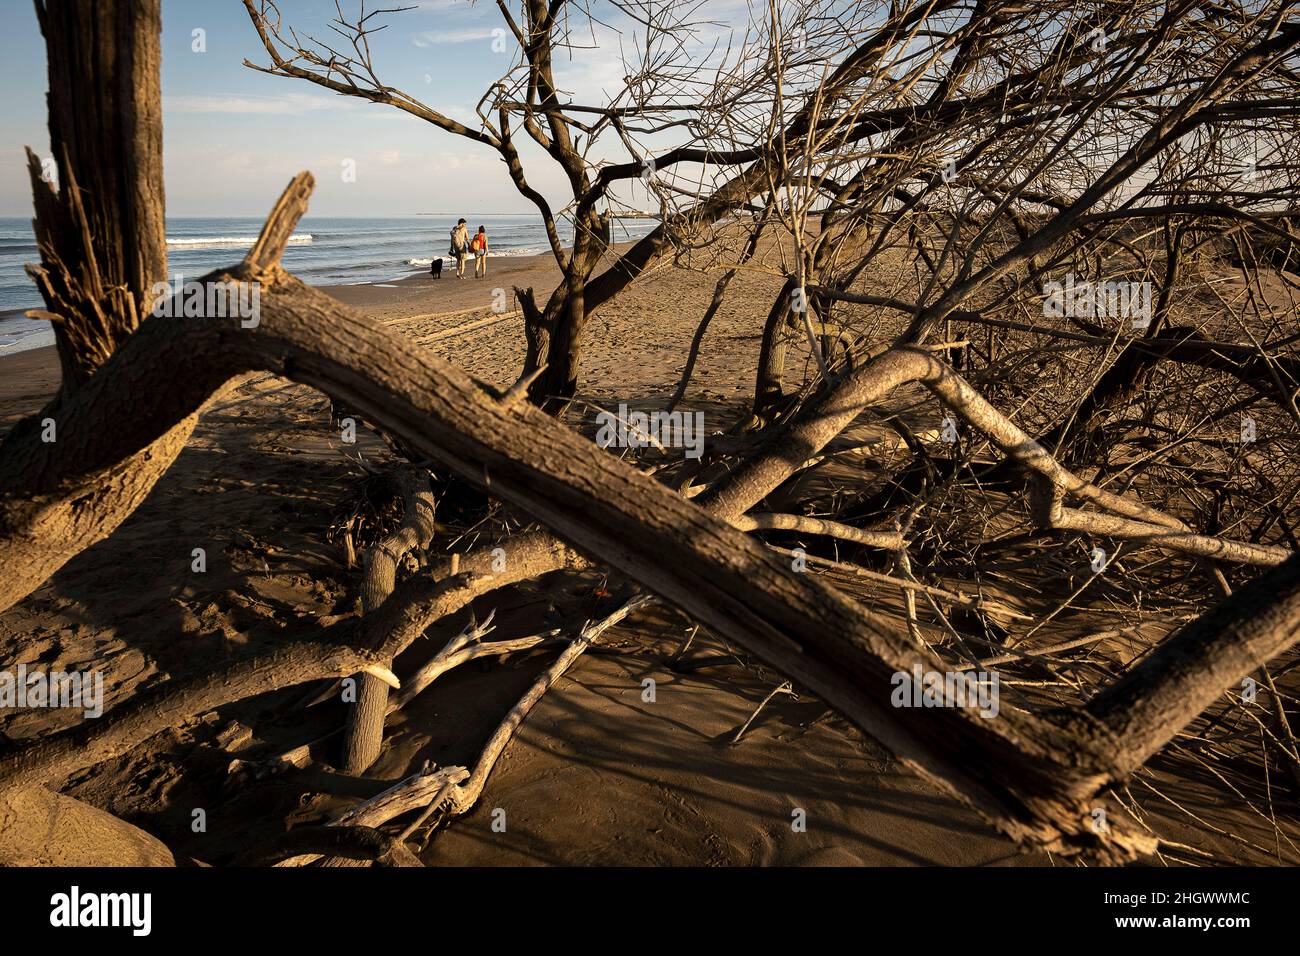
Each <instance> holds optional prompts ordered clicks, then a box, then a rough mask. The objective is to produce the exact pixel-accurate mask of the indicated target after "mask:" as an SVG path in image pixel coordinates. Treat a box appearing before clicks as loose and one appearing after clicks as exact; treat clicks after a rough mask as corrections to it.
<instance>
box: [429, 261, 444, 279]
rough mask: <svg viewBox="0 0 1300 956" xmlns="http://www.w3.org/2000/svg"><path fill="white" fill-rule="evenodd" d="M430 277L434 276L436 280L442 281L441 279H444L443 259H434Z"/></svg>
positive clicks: (430, 268)
mask: <svg viewBox="0 0 1300 956" xmlns="http://www.w3.org/2000/svg"><path fill="white" fill-rule="evenodd" d="M429 275H431V276H433V277H434V278H435V279H441V278H442V260H441V259H434V260H433V262H432V263H431V264H430V265H429Z"/></svg>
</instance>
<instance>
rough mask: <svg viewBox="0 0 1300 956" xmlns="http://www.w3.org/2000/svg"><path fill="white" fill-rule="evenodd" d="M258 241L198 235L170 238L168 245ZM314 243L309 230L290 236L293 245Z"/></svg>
mask: <svg viewBox="0 0 1300 956" xmlns="http://www.w3.org/2000/svg"><path fill="white" fill-rule="evenodd" d="M255 242H257V236H197V237H193V238H191V237H188V236H186V237H184V238H180V239H168V240H167V245H169V246H181V247H183V248H186V249H216V248H220V247H223V246H251V245H252V244H253V243H255ZM311 243H312V234H311V233H309V232H303V233H294V234H293V235H292V236H290V237H289V245H291V246H309V245H311Z"/></svg>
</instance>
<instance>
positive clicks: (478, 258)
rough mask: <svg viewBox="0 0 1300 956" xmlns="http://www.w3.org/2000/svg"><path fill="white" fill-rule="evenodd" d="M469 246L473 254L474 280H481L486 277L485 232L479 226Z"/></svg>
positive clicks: (486, 247) (486, 246) (486, 248)
mask: <svg viewBox="0 0 1300 956" xmlns="http://www.w3.org/2000/svg"><path fill="white" fill-rule="evenodd" d="M469 246H470V249H471V250H473V252H474V278H476V279H481V278H483V277H484V276H486V275H487V253H488V241H487V230H485V229H484V228H483V227H482V226H479V227H478V232H477V233H475V234H474V238H473V239H472V240H470V244H469Z"/></svg>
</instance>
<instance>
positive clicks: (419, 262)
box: [403, 246, 550, 269]
mask: <svg viewBox="0 0 1300 956" xmlns="http://www.w3.org/2000/svg"><path fill="white" fill-rule="evenodd" d="M549 251H550V250H548V249H542V248H539V247H535V246H522V247H520V248H518V249H494V250H492V251H490V252H489V253H488V258H489V259H496V258H500V257H501V256H512V257H513V256H538V255H541V254H542V253H543V252H549ZM441 258H443V259H444V260H450V259H452V258H453V257H452V256H442V257H441ZM470 258H471V259H472V258H473V256H470ZM403 264H404V265H408V266H412V267H413V268H417V269H418V268H420V267H423V266H430V265H432V264H433V259H406V260H404V262H403Z"/></svg>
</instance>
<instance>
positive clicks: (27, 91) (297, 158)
mask: <svg viewBox="0 0 1300 956" xmlns="http://www.w3.org/2000/svg"><path fill="white" fill-rule="evenodd" d="M380 5H381V4H378V3H375V2H373V0H372V2H371V3H370V4H368V8H370V9H374V8H375V7H377V6H380ZM382 5H383V6H395V5H398V3H397V2H396V0H392V2H385V3H383V4H382ZM400 5H408V6H414V7H416V9H413V10H410V11H408V12H405V13H400V14H395V15H393V16H391V17H390V18H389V19H388V22H389V23H390V24H391V25H390V26H389V27H388V28H387V29H386V30H384V31H382V32H380V33H379V34H377V35H376V37H375V39H374V41H373V43H372V46H373V49H374V53H375V62H376V64H377V65H378V66H379V68H380V77H381V79H382V80H383V82H384V83H385V84H387V85H389V86H396V87H398V88H401V89H403V90H406V91H407V92H409V93H411V94H412V95H414V96H416V97H417V98H419V99H421V100H423V101H424V102H425V103H427V104H428V105H430V106H432V107H434V108H435V109H438V110H440V111H442V112H444V113H446V114H448V115H450V116H452V117H454V118H456V119H458V120H461V121H462V122H466V123H470V122H474V123H475V125H476V124H477V120H476V118H475V117H474V107H475V105H476V103H477V102H478V99H479V97H480V96H481V95H482V93H483V91H484V90H485V89H486V88H487V87H488V86H489V85H490V84H491V83H492V82H493V81H494V80H496V79H498V78H499V77H500V76H501V75H502V74H503V73H504V72H505V70H506V69H507V68H508V67H509V65H510V59H511V57H512V56H513V55H515V52H516V51H515V47H514V43H513V40H511V41H510V43H509V51H508V52H505V53H501V52H494V51H493V49H492V30H493V28H498V27H502V26H504V21H503V20H502V19H501V16H500V13H499V11H498V10H497V8H496V4H495V3H492V2H490V0H478V2H477V3H474V2H471V0H404V2H402V3H401V4H400ZM343 6H344V10H345V12H349V13H351V12H353V11H355V10H356V9H357V6H358V2H357V0H344V3H343ZM280 7H281V10H282V11H283V13H284V18H285V21H286V22H287V23H290V24H292V25H293V26H295V27H296V28H298V29H299V31H300V32H306V33H311V34H313V35H315V36H318V37H326V36H329V35H330V34H329V30H328V27H327V22H328V21H329V20H330V19H332V17H333V16H334V3H333V0H281V3H280ZM745 10H746V3H745V0H709V2H708V4H707V5H706V6H705V8H704V14H703V15H705V16H707V17H709V18H714V17H715V16H716V17H720V18H721V19H724V20H725V19H731V20H733V22H734V20H735V19H737V14H739V16H738V18H739V19H740V20H741V21H742V22H743V20H744V19H745ZM610 21H611V22H613V24H614V26H613V28H611V27H609V26H599V27H597V31H598V34H597V36H596V41H595V47H594V48H591V49H584V50H580V51H577V52H575V54H574V55H573V56H572V59H570V60H567V61H561V62H557V74H558V75H557V79H558V81H559V82H560V84H561V86H562V87H564V88H565V89H567V90H570V91H572V92H573V93H575V94H576V95H577V96H578V97H579V98H580V99H581V100H582V101H583V102H588V103H590V102H603V98H602V97H601V95H600V91H601V90H609V91H611V92H613V91H615V90H617V89H618V87H619V86H620V85H621V79H622V76H623V73H624V70H623V65H622V60H621V55H620V50H619V46H620V41H621V42H622V43H623V44H629V43H633V42H634V40H633V36H632V31H631V27H630V24H627V21H626V20H624V21H623V23H624V24H627V25H626V26H625V27H624V28H623V29H622V30H620V29H619V28H618V24H617V21H616V19H615V18H610ZM719 29H722V28H721V27H720V28H719ZM195 30H203V31H204V34H205V35H204V40H205V42H206V52H201V53H200V52H195V51H194V50H193V49H192V47H193V31H195ZM0 33H2V35H3V41H0V42H3V49H4V56H3V57H0V82H3V84H4V86H3V88H4V89H5V91H6V96H5V97H4V98H3V99H2V100H0V127H2V128H3V129H4V131H5V136H4V141H3V143H0V215H5V216H29V215H30V214H31V195H30V186H29V184H28V180H27V171H26V165H25V162H24V159H23V152H22V147H23V146H25V145H30V146H32V147H33V148H34V149H36V150H37V151H38V152H39V153H41V154H42V155H45V154H46V153H47V152H48V149H49V139H48V134H47V132H46V125H45V123H46V117H45V89H46V77H45V50H44V44H43V42H42V39H41V36H40V31H39V29H38V27H37V24H36V15H35V12H34V11H33V9H32V5H31V3H30V2H28V0H5V2H4V3H3V4H0ZM162 50H163V114H164V136H165V142H164V165H165V170H166V179H167V181H166V190H167V206H168V210H167V211H168V214H169V215H173V216H240V215H250V216H260V215H263V214H265V212H266V211H267V210H268V209H269V207H270V205H271V203H272V202H273V200H274V199H275V197H276V196H277V195H278V194H279V192H280V190H281V189H282V188H283V187H284V185H285V183H286V182H287V181H288V180H289V178H290V177H291V176H292V175H293V174H294V173H296V172H298V171H299V170H301V169H310V170H312V172H314V173H315V174H316V178H317V181H318V185H317V189H316V193H315V195H314V198H313V201H312V208H311V213H312V214H314V215H325V216H388V215H402V214H408V213H417V212H458V211H462V210H463V211H465V212H466V213H467V214H469V213H484V214H486V213H509V212H526V211H531V207H530V206H529V204H528V203H527V202H526V201H525V200H523V199H522V198H521V197H520V196H519V195H518V193H517V192H516V191H515V188H514V186H513V184H512V183H511V182H510V179H509V177H508V176H507V174H506V170H505V166H504V165H503V163H502V162H501V160H500V158H499V157H498V156H497V154H496V153H495V152H494V151H492V150H490V149H489V148H487V147H482V146H479V145H477V144H474V143H471V142H469V141H467V140H464V139H461V138H460V137H456V136H453V135H451V134H449V133H446V132H443V131H442V130H440V129H437V128H436V127H433V126H431V125H429V124H427V123H424V122H422V121H420V120H418V119H416V118H414V117H411V116H409V115H407V114H405V113H401V112H399V111H397V110H394V109H393V108H392V107H386V106H381V105H375V104H370V103H365V102H363V101H361V100H357V99H353V98H349V97H340V96H335V95H334V94H332V93H330V92H328V91H327V90H323V89H321V88H319V87H316V86H313V85H311V84H309V83H306V82H304V81H301V80H293V79H285V78H280V77H271V76H267V75H265V74H260V73H257V72H255V71H253V70H250V69H248V68H247V67H245V66H243V60H244V59H245V57H247V58H248V59H250V60H252V61H254V62H257V63H265V62H266V59H267V58H266V53H265V51H264V50H262V48H261V45H260V42H259V41H258V39H257V36H256V34H255V33H254V31H253V28H252V25H251V24H250V22H249V20H248V16H247V14H246V13H245V11H244V7H243V4H242V3H241V2H240V0H163V37H162ZM525 138H526V137H525ZM521 152H522V153H523V155H524V163H525V167H526V169H527V171H528V175H529V179H530V181H531V182H532V184H533V185H534V186H535V187H536V188H538V189H540V190H541V191H542V192H543V193H544V194H546V195H547V196H548V198H551V199H552V200H557V199H558V200H560V201H561V202H562V201H563V200H564V199H565V197H566V190H565V185H564V179H563V177H562V175H561V174H560V173H559V171H558V168H557V167H556V166H555V165H554V163H553V162H551V161H550V160H549V159H548V158H546V157H545V156H544V155H542V154H540V151H539V150H538V149H536V148H535V147H533V146H532V145H531V142H530V143H529V144H528V145H527V147H526V148H524V147H521ZM617 158H619V159H623V158H624V157H622V156H619V157H617ZM346 160H352V161H354V162H355V168H356V181H355V182H345V181H344V176H343V174H342V171H343V164H344V162H345V161H346Z"/></svg>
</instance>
